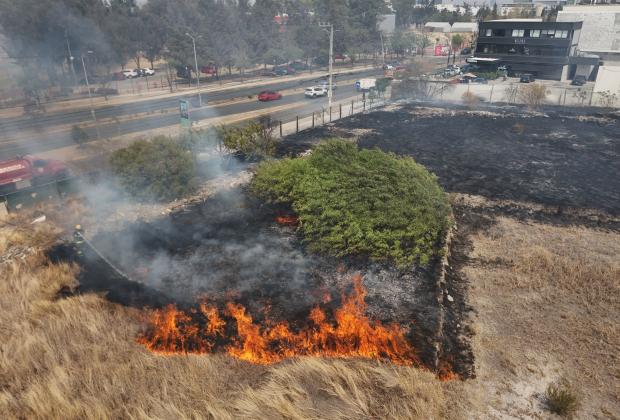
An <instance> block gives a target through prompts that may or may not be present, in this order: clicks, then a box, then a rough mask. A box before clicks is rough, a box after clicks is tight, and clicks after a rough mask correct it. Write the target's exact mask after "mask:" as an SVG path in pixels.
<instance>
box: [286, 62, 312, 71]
mask: <svg viewBox="0 0 620 420" xmlns="http://www.w3.org/2000/svg"><path fill="white" fill-rule="evenodd" d="M289 67H291V68H292V69H294V70H295V71H302V70H308V69H309V68H310V66H309V65H307V64H306V63H302V62H301V61H293V62H292V63H291V64H289Z"/></svg>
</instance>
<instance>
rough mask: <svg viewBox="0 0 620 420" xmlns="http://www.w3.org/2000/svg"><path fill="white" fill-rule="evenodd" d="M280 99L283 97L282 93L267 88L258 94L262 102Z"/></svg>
mask: <svg viewBox="0 0 620 420" xmlns="http://www.w3.org/2000/svg"><path fill="white" fill-rule="evenodd" d="M278 99H282V94H281V93H278V92H273V91H271V90H265V91H262V92H261V93H259V94H258V100H259V101H261V102H266V101H277V100H278Z"/></svg>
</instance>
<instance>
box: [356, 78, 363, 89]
mask: <svg viewBox="0 0 620 420" xmlns="http://www.w3.org/2000/svg"><path fill="white" fill-rule="evenodd" d="M361 87H362V85H361V83H360V81H359V80H358V81H357V82H355V89H357V90H360V88H361Z"/></svg>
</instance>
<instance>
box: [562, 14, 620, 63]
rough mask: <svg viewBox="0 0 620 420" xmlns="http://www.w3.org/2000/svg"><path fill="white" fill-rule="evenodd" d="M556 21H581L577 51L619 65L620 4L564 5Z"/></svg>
mask: <svg viewBox="0 0 620 420" xmlns="http://www.w3.org/2000/svg"><path fill="white" fill-rule="evenodd" d="M557 21H558V22H576V21H582V22H583V26H582V28H581V38H580V39H579V46H578V48H579V51H581V52H584V53H591V54H596V55H598V56H599V57H601V59H602V60H603V61H605V62H606V63H607V62H609V61H612V62H618V63H619V65H620V5H594V6H564V9H563V10H561V11H560V12H559V13H558V18H557Z"/></svg>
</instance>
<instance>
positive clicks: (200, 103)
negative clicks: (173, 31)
mask: <svg viewBox="0 0 620 420" xmlns="http://www.w3.org/2000/svg"><path fill="white" fill-rule="evenodd" d="M185 35H187V36H188V37H190V38H191V39H192V45H193V46H194V64H196V86H197V88H198V106H199V107H201V108H202V96H201V95H200V71H199V70H198V56H197V55H196V38H194V37H193V36H191V35H190V34H189V33H188V32H185ZM199 37H200V35H199Z"/></svg>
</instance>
